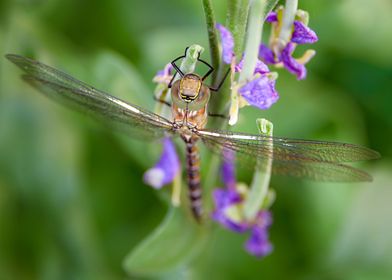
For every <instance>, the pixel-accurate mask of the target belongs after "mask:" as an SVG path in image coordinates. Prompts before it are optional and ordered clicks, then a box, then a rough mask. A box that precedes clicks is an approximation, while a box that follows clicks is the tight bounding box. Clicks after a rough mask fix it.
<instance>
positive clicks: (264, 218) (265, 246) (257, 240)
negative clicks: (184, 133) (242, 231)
mask: <svg viewBox="0 0 392 280" xmlns="http://www.w3.org/2000/svg"><path fill="white" fill-rule="evenodd" d="M271 224H272V217H271V213H270V212H268V211H260V212H259V214H258V216H257V218H256V223H255V225H254V226H253V229H252V233H251V236H250V238H249V239H248V241H247V242H246V244H245V248H246V250H247V251H248V252H249V253H251V254H252V255H255V256H257V257H264V256H266V255H268V254H269V253H271V251H272V249H273V248H272V244H271V243H270V241H269V239H268V229H269V227H270V226H271Z"/></svg>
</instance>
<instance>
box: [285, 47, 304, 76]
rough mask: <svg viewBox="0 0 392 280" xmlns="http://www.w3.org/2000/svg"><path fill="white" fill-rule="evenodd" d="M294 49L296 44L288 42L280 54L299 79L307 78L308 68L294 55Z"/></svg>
mask: <svg viewBox="0 0 392 280" xmlns="http://www.w3.org/2000/svg"><path fill="white" fill-rule="evenodd" d="M294 49H295V45H294V44H293V43H288V44H287V46H286V47H285V48H284V49H283V51H282V53H281V54H280V59H281V61H282V62H283V65H284V67H285V68H286V69H287V70H288V71H289V72H291V73H293V74H295V75H296V76H297V79H298V80H303V79H305V78H306V68H305V66H304V65H303V64H301V63H299V62H298V61H296V60H295V59H294V58H293V57H292V54H293V52H294Z"/></svg>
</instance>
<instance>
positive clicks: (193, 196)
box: [186, 139, 203, 221]
mask: <svg viewBox="0 0 392 280" xmlns="http://www.w3.org/2000/svg"><path fill="white" fill-rule="evenodd" d="M199 163H200V162H199V150H198V149H197V146H196V144H195V141H194V140H192V139H191V140H189V141H187V142H186V170H187V175H188V176H187V179H188V188H189V199H190V203H191V208H192V214H193V216H194V217H195V218H196V220H198V221H200V220H201V216H202V212H203V209H202V200H201V195H202V192H201V185H200V164H199Z"/></svg>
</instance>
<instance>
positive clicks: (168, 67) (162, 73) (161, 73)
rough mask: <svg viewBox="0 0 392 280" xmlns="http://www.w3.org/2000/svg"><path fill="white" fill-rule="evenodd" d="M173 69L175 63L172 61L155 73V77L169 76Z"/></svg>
mask: <svg viewBox="0 0 392 280" xmlns="http://www.w3.org/2000/svg"><path fill="white" fill-rule="evenodd" d="M172 70H173V65H171V63H168V64H166V65H165V68H163V69H162V70H159V71H158V72H157V73H156V74H155V77H156V78H165V77H167V76H170V75H171V71H172Z"/></svg>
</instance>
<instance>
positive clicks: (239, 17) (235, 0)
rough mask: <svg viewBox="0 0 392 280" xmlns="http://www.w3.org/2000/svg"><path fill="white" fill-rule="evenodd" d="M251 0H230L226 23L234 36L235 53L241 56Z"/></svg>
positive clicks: (238, 56)
mask: <svg viewBox="0 0 392 280" xmlns="http://www.w3.org/2000/svg"><path fill="white" fill-rule="evenodd" d="M248 11H249V0H229V1H228V12H227V22H226V25H227V26H228V27H229V29H230V31H231V33H232V34H233V38H234V54H235V56H236V57H237V58H240V57H241V56H242V53H243V45H244V38H245V32H246V23H247V19H248Z"/></svg>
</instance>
